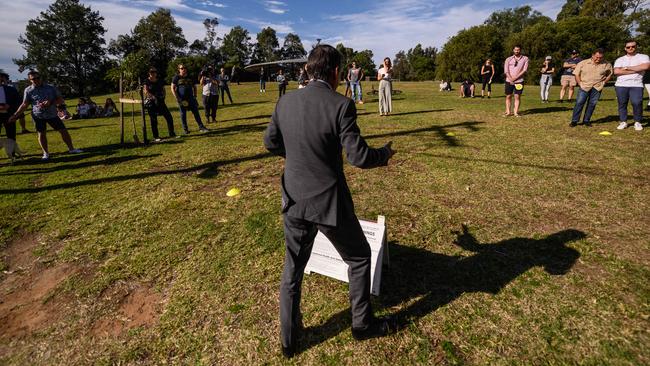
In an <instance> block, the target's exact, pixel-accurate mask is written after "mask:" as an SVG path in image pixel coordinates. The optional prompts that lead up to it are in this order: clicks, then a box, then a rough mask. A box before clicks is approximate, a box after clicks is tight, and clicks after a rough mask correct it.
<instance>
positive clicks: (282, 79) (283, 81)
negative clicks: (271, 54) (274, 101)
mask: <svg viewBox="0 0 650 366" xmlns="http://www.w3.org/2000/svg"><path fill="white" fill-rule="evenodd" d="M275 81H277V82H278V91H279V92H278V93H279V95H278V98H282V96H283V95H284V94H286V93H287V84H288V83H287V77H286V76H284V71H282V70H280V71H278V76H276V77H275Z"/></svg>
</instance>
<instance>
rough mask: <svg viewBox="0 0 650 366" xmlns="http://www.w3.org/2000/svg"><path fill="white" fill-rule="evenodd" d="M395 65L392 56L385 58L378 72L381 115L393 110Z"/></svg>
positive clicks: (388, 113) (387, 114) (386, 114)
mask: <svg viewBox="0 0 650 366" xmlns="http://www.w3.org/2000/svg"><path fill="white" fill-rule="evenodd" d="M392 76H393V66H392V64H391V62H390V58H389V57H386V58H384V64H383V65H382V66H381V67H380V68H379V71H378V72H377V80H379V115H381V116H389V115H390V113H391V112H392V111H393V97H392V93H393V84H392Z"/></svg>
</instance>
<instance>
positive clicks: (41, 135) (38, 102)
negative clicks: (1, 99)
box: [10, 71, 82, 160]
mask: <svg viewBox="0 0 650 366" xmlns="http://www.w3.org/2000/svg"><path fill="white" fill-rule="evenodd" d="M27 77H28V78H29V81H30V82H31V83H32V85H30V86H28V87H27V88H25V96H24V97H23V103H22V104H21V105H20V107H18V110H17V111H16V112H15V113H14V115H13V116H11V118H10V121H15V120H16V119H18V116H19V115H20V114H21V113H23V112H24V111H25V109H26V108H27V106H28V105H30V104H31V105H32V119H33V120H34V127H35V128H36V132H37V133H38V143H39V144H40V145H41V149H42V150H43V157H42V159H43V160H48V159H49V158H50V153H49V151H48V145H47V134H46V131H47V125H50V127H52V129H54V130H55V131H58V132H59V133H60V134H61V138H62V139H63V142H65V144H66V145H67V146H68V152H69V153H71V154H78V153H80V152H82V150H79V149H75V148H74V145H73V144H72V138H71V137H70V133H68V130H67V129H66V128H65V125H64V124H63V122H62V121H61V119H59V116H58V114H57V110H56V106H57V105H58V104H63V97H62V96H61V93H60V92H59V90H58V89H57V88H55V87H54V86H52V85H49V84H45V83H43V81H42V80H41V76H40V74H39V73H38V71H30V72H29V73H28V74H27Z"/></svg>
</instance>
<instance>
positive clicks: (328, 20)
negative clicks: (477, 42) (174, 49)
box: [0, 0, 565, 79]
mask: <svg viewBox="0 0 650 366" xmlns="http://www.w3.org/2000/svg"><path fill="white" fill-rule="evenodd" d="M52 1H53V0H0V9H2V13H3V15H6V16H4V17H3V21H2V22H1V23H0V50H1V52H0V68H2V69H4V70H6V71H7V72H8V73H9V74H10V75H11V77H12V78H14V79H15V78H24V77H25V74H22V75H21V74H19V73H18V70H17V67H16V66H15V65H14V64H13V63H12V62H11V59H12V58H18V57H20V56H21V55H22V54H23V50H22V48H21V47H20V45H19V44H18V42H17V38H18V36H19V35H20V34H21V33H24V31H25V25H26V24H27V21H28V20H29V19H32V18H35V17H36V16H37V15H38V14H39V13H40V12H41V11H43V10H45V9H46V8H47V7H48V5H49V4H50V3H52ZM82 2H83V3H84V4H86V5H88V6H90V7H91V8H92V9H93V10H97V11H99V12H100V14H101V15H102V16H103V17H104V18H105V20H104V27H105V28H107V30H108V31H107V33H106V41H107V42H108V40H110V39H112V38H115V37H116V36H117V35H119V34H124V33H128V32H129V31H130V30H131V29H132V28H133V27H134V26H135V24H136V23H137V22H138V20H139V19H140V18H142V17H143V16H146V15H147V14H149V13H150V12H152V11H153V10H155V9H157V8H160V7H163V8H168V9H171V11H172V14H173V16H174V18H175V19H176V22H177V23H178V25H179V26H180V27H181V28H183V32H184V35H185V38H186V39H187V40H188V41H189V42H192V41H193V40H194V39H197V38H203V36H204V34H205V31H204V28H203V25H202V24H201V21H202V20H203V19H205V18H206V17H217V18H218V19H219V21H220V25H219V28H218V33H219V34H220V35H223V34H224V33H227V32H228V31H229V30H230V28H232V27H234V26H236V25H241V26H242V27H244V28H246V29H248V31H249V32H250V33H251V35H252V39H253V40H255V34H256V33H257V32H259V31H260V29H262V28H264V27H267V26H270V27H273V28H274V29H275V30H276V31H277V32H278V37H279V38H280V44H282V39H283V37H284V36H285V35H286V34H287V33H289V32H292V33H297V34H298V35H299V36H300V38H301V39H302V41H303V43H304V45H305V49H307V50H308V49H309V48H310V46H311V45H312V44H314V43H315V42H316V39H317V38H320V39H322V41H321V42H323V43H330V44H332V45H335V44H336V43H339V42H343V44H345V45H346V46H348V47H353V48H354V49H359V50H360V49H370V50H372V51H373V53H374V55H375V62H376V63H379V60H381V59H382V58H384V57H386V56H390V57H391V58H392V57H394V56H395V53H397V52H398V51H399V50H407V49H409V48H411V47H413V46H415V45H416V44H417V43H421V44H422V45H423V46H436V47H439V48H440V47H441V46H442V45H443V44H444V43H445V41H446V40H447V39H448V38H449V37H450V36H453V35H454V34H456V32H458V31H459V30H461V29H463V28H468V27H471V26H473V25H477V24H481V23H482V22H483V21H484V20H485V19H486V18H487V17H488V16H489V15H490V13H492V12H493V11H495V10H500V9H504V8H509V7H516V6H521V5H525V4H527V3H528V2H526V1H523V0H508V1H506V0H469V1H458V0H441V1H435V0H428V1H426V0H393V1H387V2H378V1H368V0H357V1H347V0H328V1H298V0H237V1H229V0H82ZM564 2H565V0H541V1H538V2H536V3H534V5H533V7H534V8H535V9H537V10H539V11H541V12H542V13H543V14H545V15H547V16H549V17H551V18H555V16H556V15H557V13H558V12H559V10H560V8H561V7H562V5H563V4H564Z"/></svg>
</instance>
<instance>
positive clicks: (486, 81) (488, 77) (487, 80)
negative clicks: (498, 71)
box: [481, 58, 494, 98]
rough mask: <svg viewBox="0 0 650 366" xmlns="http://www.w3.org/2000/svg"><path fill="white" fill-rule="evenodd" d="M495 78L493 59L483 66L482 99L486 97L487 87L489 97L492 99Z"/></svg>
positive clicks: (486, 61)
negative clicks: (493, 79)
mask: <svg viewBox="0 0 650 366" xmlns="http://www.w3.org/2000/svg"><path fill="white" fill-rule="evenodd" d="M493 77H494V64H493V63H492V60H491V59H489V58H488V59H487V60H485V63H484V64H483V66H481V80H482V81H483V88H481V98H483V97H485V87H486V86H487V97H488V98H491V97H492V78H493Z"/></svg>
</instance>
